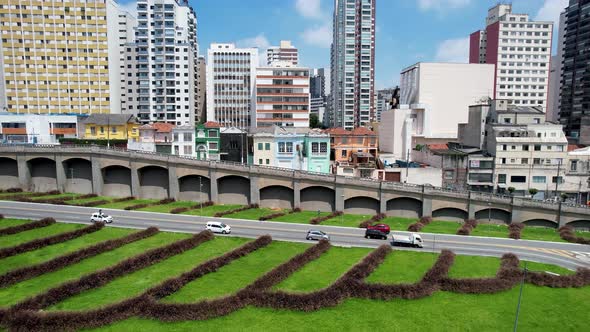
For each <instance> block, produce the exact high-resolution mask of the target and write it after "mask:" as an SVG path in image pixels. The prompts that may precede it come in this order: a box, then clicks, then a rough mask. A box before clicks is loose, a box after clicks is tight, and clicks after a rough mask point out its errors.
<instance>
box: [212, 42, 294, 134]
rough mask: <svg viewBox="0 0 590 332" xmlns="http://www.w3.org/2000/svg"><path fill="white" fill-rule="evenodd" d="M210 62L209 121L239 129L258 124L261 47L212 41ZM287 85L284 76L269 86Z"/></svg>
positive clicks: (281, 86)
mask: <svg viewBox="0 0 590 332" xmlns="http://www.w3.org/2000/svg"><path fill="white" fill-rule="evenodd" d="M207 61H208V63H207V121H214V122H217V123H220V124H221V126H222V127H236V128H239V129H248V128H250V126H254V125H255V124H256V112H255V111H254V107H255V106H254V105H255V93H254V90H255V86H256V66H257V65H258V49H257V48H236V46H235V45H234V44H211V46H210V48H209V50H208V51H207ZM285 87H287V86H285V85H284V84H283V81H282V80H280V79H273V80H272V83H271V84H269V86H268V88H279V89H280V88H285Z"/></svg>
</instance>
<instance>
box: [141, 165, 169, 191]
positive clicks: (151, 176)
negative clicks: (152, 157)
mask: <svg viewBox="0 0 590 332" xmlns="http://www.w3.org/2000/svg"><path fill="white" fill-rule="evenodd" d="M137 172H138V176H139V186H140V189H139V197H141V198H153V199H163V198H166V197H168V170H167V169H165V168H162V167H158V166H146V167H143V168H140V169H139V170H137Z"/></svg>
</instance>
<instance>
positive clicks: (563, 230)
mask: <svg viewBox="0 0 590 332" xmlns="http://www.w3.org/2000/svg"><path fill="white" fill-rule="evenodd" d="M558 231H559V236H560V237H561V238H562V239H564V240H566V241H568V242H573V243H579V244H590V239H586V238H583V237H580V236H577V235H576V233H575V232H574V228H573V227H572V226H568V225H566V226H562V227H560V228H559V230H558Z"/></svg>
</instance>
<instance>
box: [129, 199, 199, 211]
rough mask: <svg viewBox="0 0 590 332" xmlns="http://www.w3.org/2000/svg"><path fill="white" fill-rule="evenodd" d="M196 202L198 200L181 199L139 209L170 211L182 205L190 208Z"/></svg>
mask: <svg viewBox="0 0 590 332" xmlns="http://www.w3.org/2000/svg"><path fill="white" fill-rule="evenodd" d="M195 204H196V202H184V201H180V202H172V203H168V204H162V205H154V206H148V207H146V208H143V209H139V210H137V211H150V212H160V213H169V212H170V210H172V209H176V208H181V207H187V208H188V207H191V206H193V205H195Z"/></svg>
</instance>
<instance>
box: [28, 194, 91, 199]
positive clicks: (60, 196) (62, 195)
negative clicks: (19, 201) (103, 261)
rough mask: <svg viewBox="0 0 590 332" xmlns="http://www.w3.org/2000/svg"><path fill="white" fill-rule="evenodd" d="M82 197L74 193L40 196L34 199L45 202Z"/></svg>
mask: <svg viewBox="0 0 590 332" xmlns="http://www.w3.org/2000/svg"><path fill="white" fill-rule="evenodd" d="M79 196H82V195H81V194H74V193H63V194H56V195H45V196H39V197H33V198H32V199H33V200H34V201H38V200H42V199H43V200H44V199H56V198H70V199H72V198H76V197H79Z"/></svg>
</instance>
